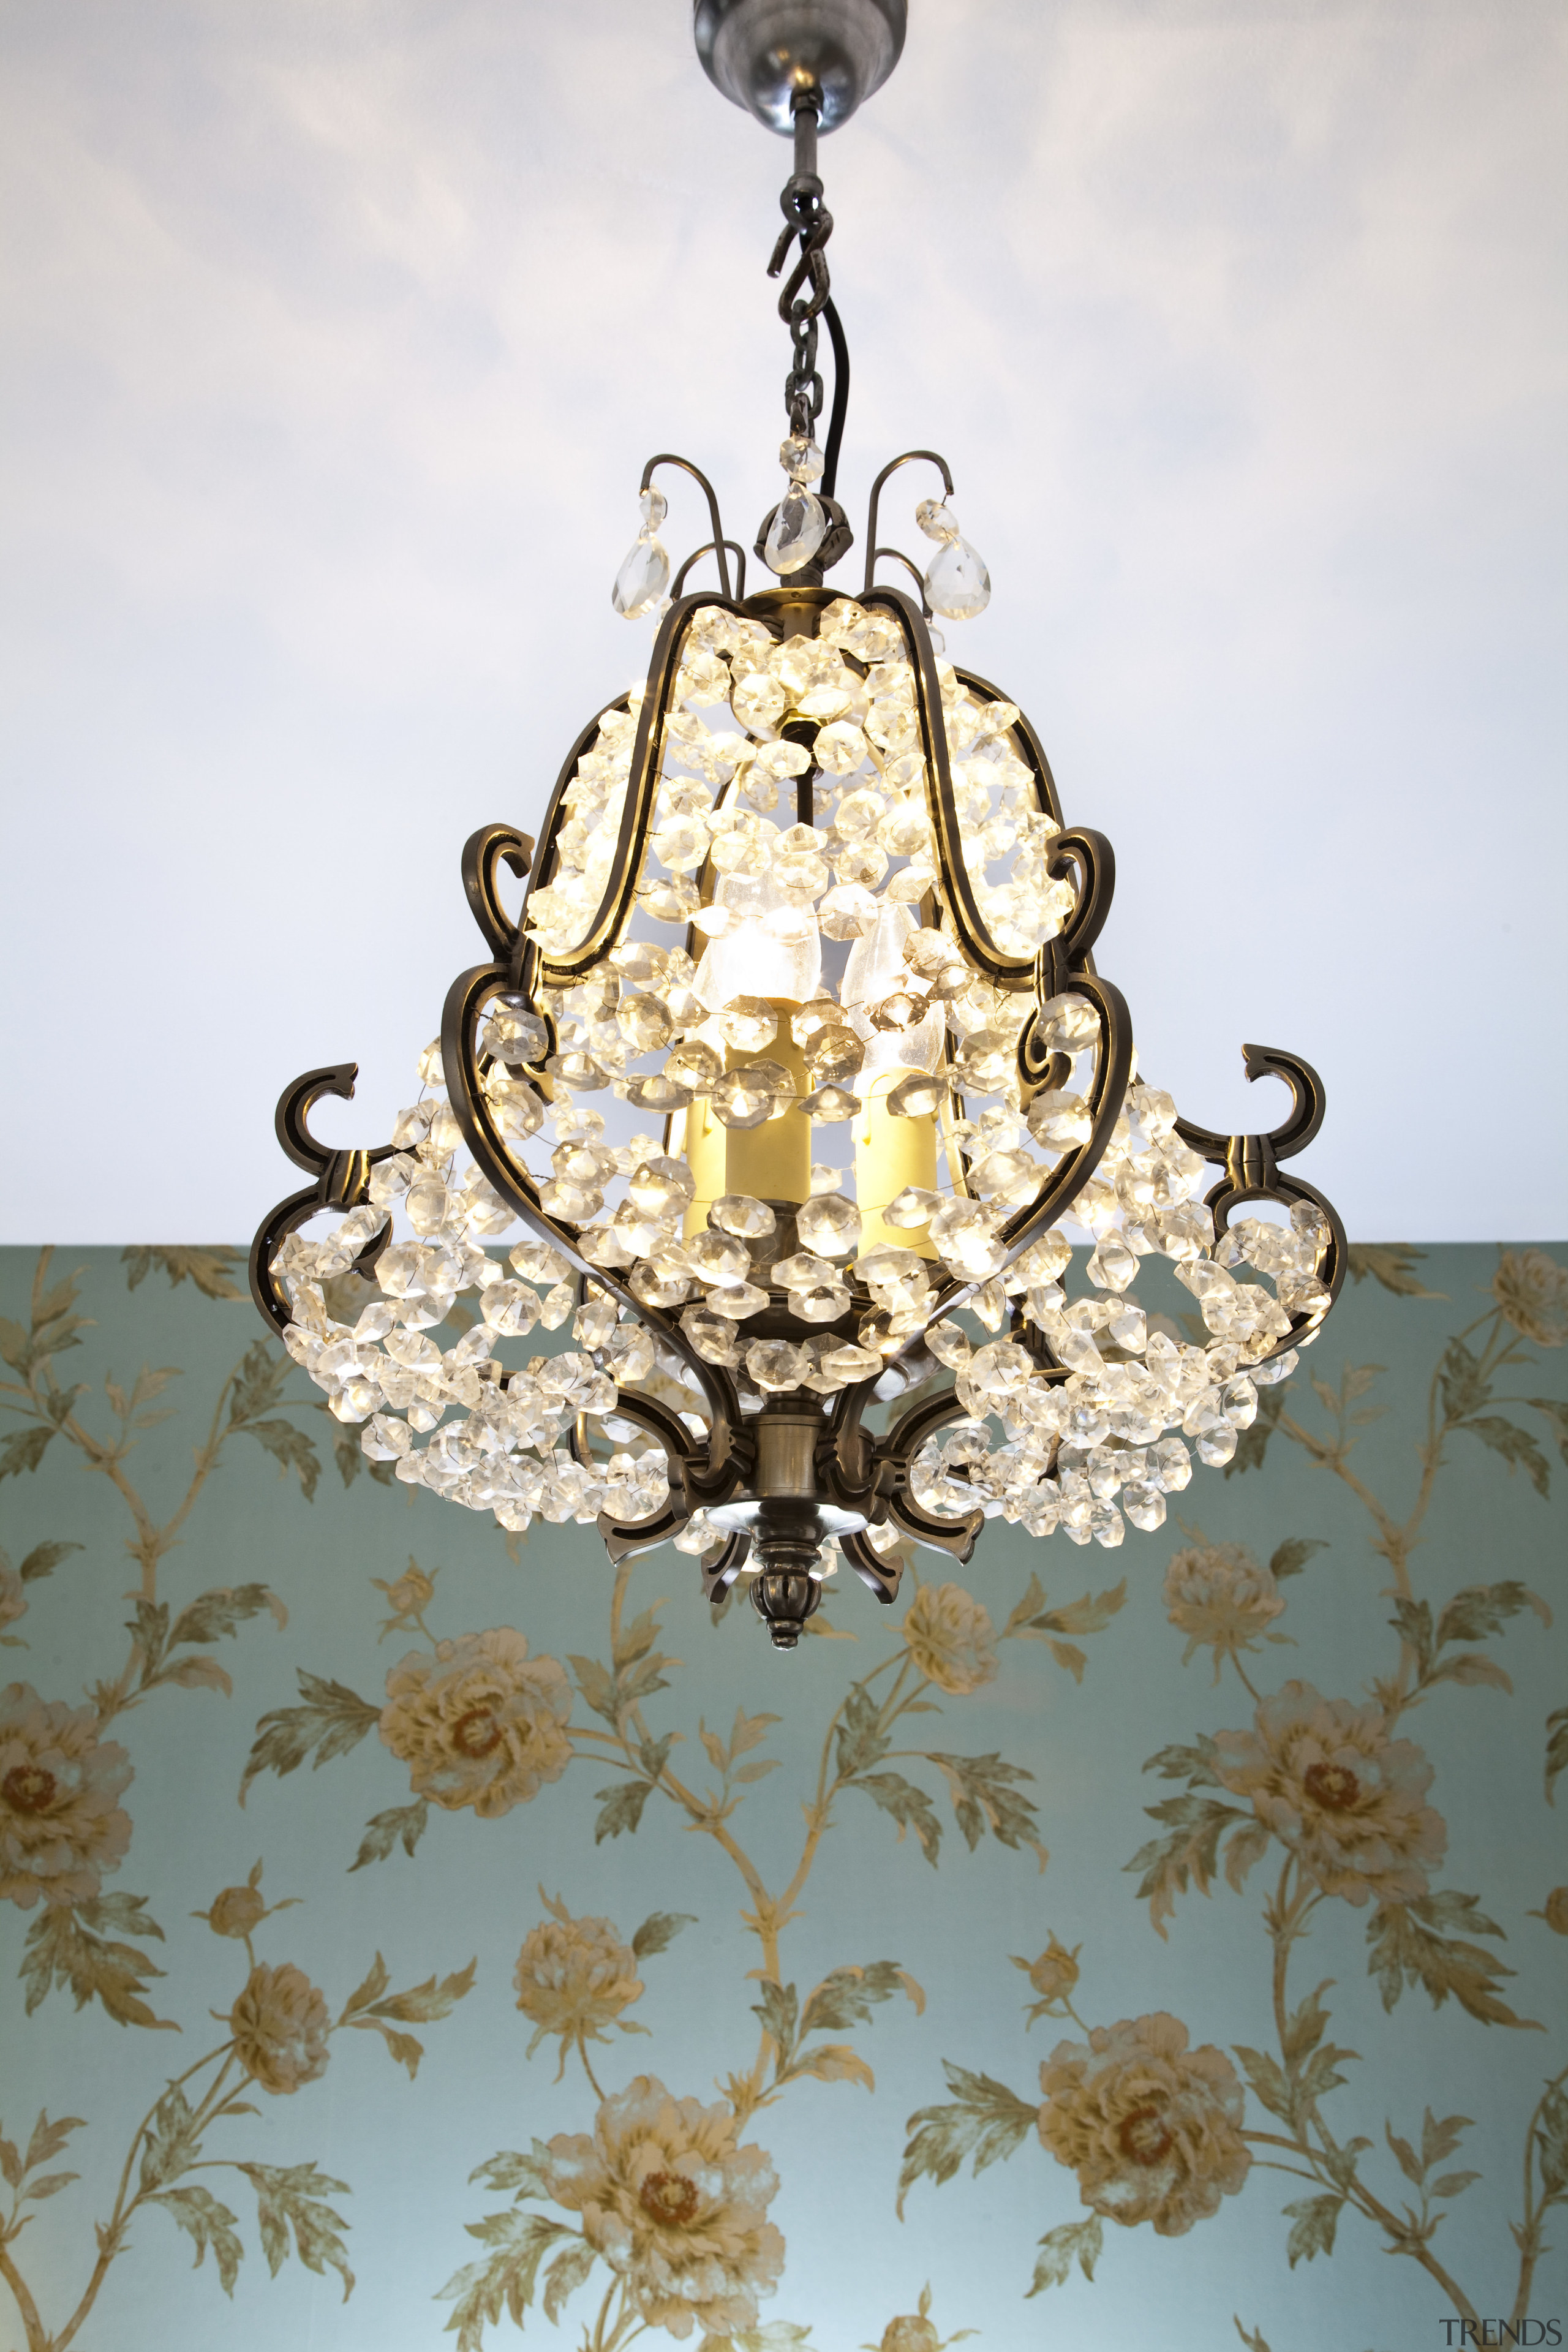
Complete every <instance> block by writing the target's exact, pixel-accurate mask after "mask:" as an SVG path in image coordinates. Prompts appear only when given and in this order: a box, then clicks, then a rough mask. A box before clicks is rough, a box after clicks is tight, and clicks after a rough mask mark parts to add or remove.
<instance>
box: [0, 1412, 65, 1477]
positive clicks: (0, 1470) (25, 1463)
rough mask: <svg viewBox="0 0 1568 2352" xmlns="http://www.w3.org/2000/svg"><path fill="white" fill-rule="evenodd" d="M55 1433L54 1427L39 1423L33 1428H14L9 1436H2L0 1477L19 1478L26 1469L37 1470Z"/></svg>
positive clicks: (0, 1444)
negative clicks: (46, 1426)
mask: <svg viewBox="0 0 1568 2352" xmlns="http://www.w3.org/2000/svg"><path fill="white" fill-rule="evenodd" d="M54 1434H55V1433H54V1431H53V1430H52V1429H46V1428H45V1427H44V1426H43V1424H42V1423H36V1424H35V1425H34V1427H33V1428H31V1429H16V1430H13V1431H12V1433H11V1434H10V1436H9V1437H6V1438H0V1478H19V1477H20V1476H21V1475H22V1473H23V1472H24V1471H25V1470H36V1469H37V1466H38V1465H39V1463H40V1462H41V1461H42V1460H43V1458H44V1455H45V1453H46V1452H47V1448H48V1443H49V1440H50V1438H51V1437H53V1436H54Z"/></svg>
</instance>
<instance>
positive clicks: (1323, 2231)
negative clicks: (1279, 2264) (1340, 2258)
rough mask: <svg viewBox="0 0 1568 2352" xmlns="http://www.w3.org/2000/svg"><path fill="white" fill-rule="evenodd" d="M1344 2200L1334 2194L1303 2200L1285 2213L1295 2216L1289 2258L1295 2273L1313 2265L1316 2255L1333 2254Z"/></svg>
mask: <svg viewBox="0 0 1568 2352" xmlns="http://www.w3.org/2000/svg"><path fill="white" fill-rule="evenodd" d="M1344 2201H1345V2200H1344V2199H1343V2198H1342V2197H1339V2196H1336V2195H1334V2194H1332V2193H1330V2194H1329V2195H1327V2196H1323V2197H1303V2198H1301V2199H1300V2201H1299V2202H1298V2203H1296V2204H1294V2205H1287V2206H1286V2207H1285V2209H1284V2210H1285V2211H1286V2212H1287V2213H1292V2214H1294V2215H1295V2217H1296V2218H1295V2221H1294V2223H1293V2225H1292V2227H1291V2231H1290V2236H1289V2242H1288V2244H1287V2246H1286V2249H1285V2252H1286V2255H1287V2257H1288V2259H1289V2264H1290V2267H1291V2269H1292V2270H1294V2269H1295V2267H1296V2265H1297V2263H1302V2262H1306V2263H1310V2261H1311V2260H1312V2258H1313V2256H1314V2255H1316V2254H1331V2253H1332V2252H1333V2251H1334V2231H1335V2230H1336V2228H1337V2227H1338V2225H1339V2219H1340V2211H1341V2208H1342V2206H1343V2204H1344Z"/></svg>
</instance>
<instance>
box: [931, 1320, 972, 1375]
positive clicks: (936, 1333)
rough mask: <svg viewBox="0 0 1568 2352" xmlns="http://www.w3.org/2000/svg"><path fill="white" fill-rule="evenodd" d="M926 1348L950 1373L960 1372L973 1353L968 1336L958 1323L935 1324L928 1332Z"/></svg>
mask: <svg viewBox="0 0 1568 2352" xmlns="http://www.w3.org/2000/svg"><path fill="white" fill-rule="evenodd" d="M926 1346H927V1347H928V1348H929V1349H931V1354H932V1355H933V1356H934V1357H935V1358H936V1360H937V1362H938V1363H939V1364H945V1365H946V1366H947V1368H948V1370H949V1371H953V1372H959V1371H962V1370H963V1367H964V1365H965V1364H967V1363H968V1361H969V1359H970V1357H971V1355H972V1354H973V1349H972V1348H971V1347H970V1344H969V1340H968V1339H967V1337H966V1335H965V1334H964V1333H963V1331H962V1330H961V1329H960V1328H959V1327H958V1325H957V1324H956V1323H947V1322H942V1323H933V1324H931V1327H930V1328H929V1329H928V1331H927V1332H926Z"/></svg>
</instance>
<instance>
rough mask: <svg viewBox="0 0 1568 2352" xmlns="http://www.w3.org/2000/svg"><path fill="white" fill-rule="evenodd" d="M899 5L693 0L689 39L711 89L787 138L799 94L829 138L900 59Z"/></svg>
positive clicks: (902, 14)
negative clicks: (809, 92)
mask: <svg viewBox="0 0 1568 2352" xmlns="http://www.w3.org/2000/svg"><path fill="white" fill-rule="evenodd" d="M907 18H908V10H907V8H906V5H905V0H696V7H695V12H694V16H693V23H692V31H693V34H694V36H695V38H696V42H697V54H698V56H699V57H700V58H701V60H702V68H703V71H704V72H705V73H706V74H707V76H708V79H709V80H710V82H711V83H712V84H713V86H714V88H715V89H721V90H722V91H723V93H724V96H725V97H726V98H728V99H731V100H733V102H734V103H735V105H737V106H743V107H744V108H745V109H746V110H747V112H748V113H750V114H754V115H755V116H756V118H757V121H759V122H762V123H765V124H766V125H767V127H768V129H769V130H770V131H780V132H782V133H783V134H784V137H786V138H787V137H789V136H790V134H791V133H792V132H793V131H794V129H795V121H794V103H795V98H796V96H797V95H798V93H799V92H800V91H801V90H802V89H816V91H817V92H818V93H819V94H820V100H821V128H822V129H823V130H824V131H836V130H837V128H838V125H839V124H840V123H841V122H847V121H848V120H849V117H850V116H851V115H852V114H853V113H854V111H855V110H856V108H857V107H858V106H859V105H860V103H861V101H862V100H865V99H868V98H869V97H870V95H871V93H872V91H873V90H877V89H880V88H881V87H882V84H883V83H884V82H885V81H886V80H887V79H888V76H889V74H890V73H891V72H892V70H893V68H894V67H895V66H896V65H897V64H898V62H899V58H900V56H901V54H902V52H903V47H904V28H905V25H906V22H907Z"/></svg>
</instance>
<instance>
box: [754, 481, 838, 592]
mask: <svg viewBox="0 0 1568 2352" xmlns="http://www.w3.org/2000/svg"><path fill="white" fill-rule="evenodd" d="M826 536H827V516H826V511H825V509H824V508H823V504H822V500H821V499H819V498H818V497H817V495H816V491H815V490H807V489H803V488H801V487H800V485H799V484H798V483H795V482H792V483H791V485H790V487H789V488H788V489H787V490H786V491H785V492H784V497H783V498H782V499H780V501H779V504H778V508H777V510H776V511H775V513H774V515H773V521H772V522H771V523H770V524H769V526H768V535H767V539H766V541H765V542H764V544H763V562H765V563H766V565H767V567H768V570H769V571H770V572H798V571H799V570H800V569H801V567H802V565H803V564H806V563H809V562H811V559H812V557H813V556H814V555H815V554H816V551H817V549H818V548H819V547H820V546H821V545H822V542H823V541H824V540H825V539H826Z"/></svg>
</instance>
